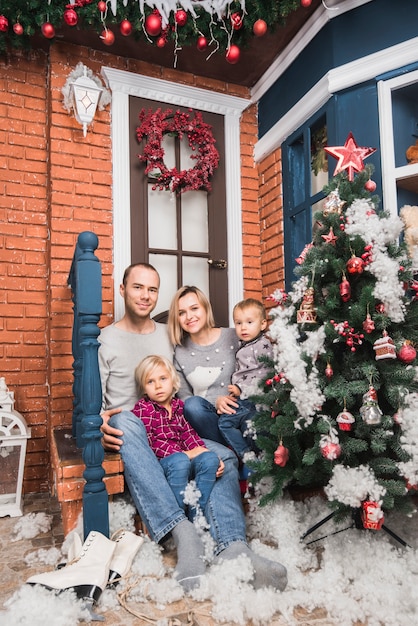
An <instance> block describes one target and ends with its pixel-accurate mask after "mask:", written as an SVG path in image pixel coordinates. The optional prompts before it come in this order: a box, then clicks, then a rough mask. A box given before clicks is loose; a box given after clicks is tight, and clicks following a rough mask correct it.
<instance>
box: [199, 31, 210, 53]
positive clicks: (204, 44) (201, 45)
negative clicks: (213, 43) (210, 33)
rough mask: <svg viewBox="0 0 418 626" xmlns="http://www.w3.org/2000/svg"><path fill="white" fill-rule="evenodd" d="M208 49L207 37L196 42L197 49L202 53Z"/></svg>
mask: <svg viewBox="0 0 418 626" xmlns="http://www.w3.org/2000/svg"><path fill="white" fill-rule="evenodd" d="M207 47H208V40H207V39H206V37H203V35H202V36H201V37H198V38H197V42H196V48H197V49H198V50H200V51H201V52H202V50H206V48H207Z"/></svg>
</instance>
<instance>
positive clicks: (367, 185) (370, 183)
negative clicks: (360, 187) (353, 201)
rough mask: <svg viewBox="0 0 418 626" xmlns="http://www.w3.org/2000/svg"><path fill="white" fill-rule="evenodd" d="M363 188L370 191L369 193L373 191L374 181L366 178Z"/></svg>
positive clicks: (374, 188) (374, 187)
mask: <svg viewBox="0 0 418 626" xmlns="http://www.w3.org/2000/svg"><path fill="white" fill-rule="evenodd" d="M364 188H365V190H366V191H370V193H373V192H374V191H376V183H375V182H374V180H368V181H367V182H366V183H364Z"/></svg>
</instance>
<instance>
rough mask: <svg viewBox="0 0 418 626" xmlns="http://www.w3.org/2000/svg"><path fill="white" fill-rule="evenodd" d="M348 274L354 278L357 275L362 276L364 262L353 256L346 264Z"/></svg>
mask: <svg viewBox="0 0 418 626" xmlns="http://www.w3.org/2000/svg"><path fill="white" fill-rule="evenodd" d="M346 268H347V272H348V273H349V274H351V275H352V276H354V275H355V274H361V273H362V272H363V270H364V261H363V259H360V257H358V256H354V254H353V256H352V257H351V259H348V261H347V263H346Z"/></svg>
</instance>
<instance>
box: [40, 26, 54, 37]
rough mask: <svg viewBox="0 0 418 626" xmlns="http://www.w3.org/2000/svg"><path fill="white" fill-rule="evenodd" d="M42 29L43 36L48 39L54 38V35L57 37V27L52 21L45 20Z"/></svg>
mask: <svg viewBox="0 0 418 626" xmlns="http://www.w3.org/2000/svg"><path fill="white" fill-rule="evenodd" d="M41 31H42V34H43V36H44V37H46V38H47V39H52V38H53V37H55V28H54V27H53V25H52V24H51V22H45V23H44V24H42V26H41Z"/></svg>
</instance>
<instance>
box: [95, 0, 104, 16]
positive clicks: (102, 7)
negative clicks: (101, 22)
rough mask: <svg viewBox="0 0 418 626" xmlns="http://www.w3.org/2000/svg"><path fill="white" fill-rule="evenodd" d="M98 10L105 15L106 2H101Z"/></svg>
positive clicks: (98, 4)
mask: <svg viewBox="0 0 418 626" xmlns="http://www.w3.org/2000/svg"><path fill="white" fill-rule="evenodd" d="M97 8H98V9H99V11H100V13H104V12H105V11H106V2H103V0H100V2H98V3H97Z"/></svg>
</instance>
